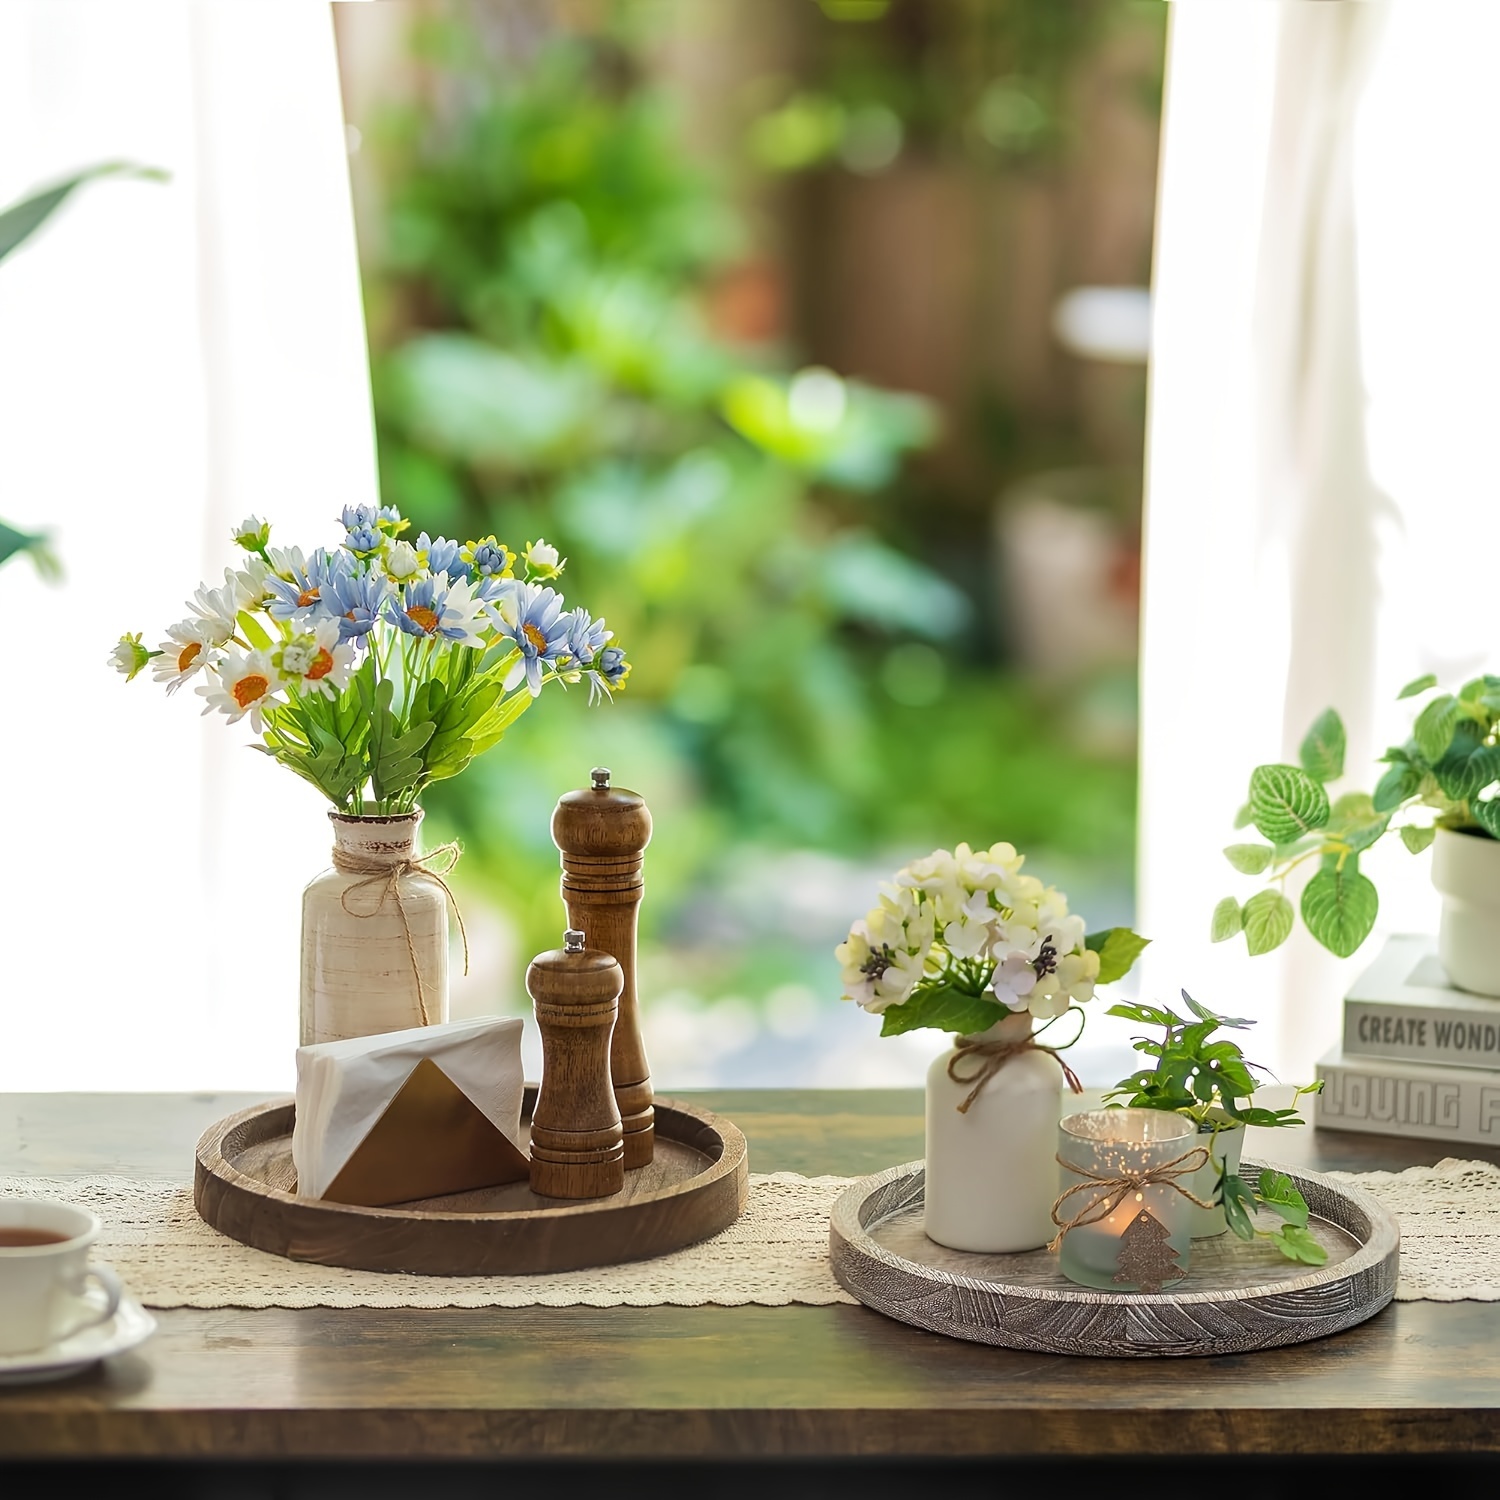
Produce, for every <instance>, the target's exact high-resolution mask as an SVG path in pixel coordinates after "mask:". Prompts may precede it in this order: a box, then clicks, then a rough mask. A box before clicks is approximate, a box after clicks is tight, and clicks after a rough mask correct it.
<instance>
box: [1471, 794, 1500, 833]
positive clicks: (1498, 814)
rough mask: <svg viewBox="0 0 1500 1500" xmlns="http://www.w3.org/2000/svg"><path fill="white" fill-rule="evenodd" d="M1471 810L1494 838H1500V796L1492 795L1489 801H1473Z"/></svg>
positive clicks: (1477, 820)
mask: <svg viewBox="0 0 1500 1500" xmlns="http://www.w3.org/2000/svg"><path fill="white" fill-rule="evenodd" d="M1469 811H1470V812H1471V813H1472V814H1473V815H1474V821H1475V822H1476V823H1478V824H1479V826H1480V827H1481V828H1482V829H1484V831H1485V832H1486V833H1487V834H1489V836H1490V837H1491V838H1492V839H1500V797H1491V798H1490V800H1489V801H1488V802H1471V803H1470V804H1469Z"/></svg>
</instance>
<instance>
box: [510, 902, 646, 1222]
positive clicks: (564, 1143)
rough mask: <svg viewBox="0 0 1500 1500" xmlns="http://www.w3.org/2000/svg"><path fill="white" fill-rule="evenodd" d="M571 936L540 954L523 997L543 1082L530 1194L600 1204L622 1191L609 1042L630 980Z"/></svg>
mask: <svg viewBox="0 0 1500 1500" xmlns="http://www.w3.org/2000/svg"><path fill="white" fill-rule="evenodd" d="M583 943H584V937H583V933H581V932H578V931H575V930H574V929H573V928H569V929H568V931H567V932H565V933H564V934H563V946H562V947H561V948H553V949H550V950H549V951H548V952H546V953H539V954H537V956H536V957H535V958H534V959H532V961H531V965H530V967H529V968H528V969H527V970H526V993H527V994H528V995H530V996H531V999H532V1003H533V1006H534V1008H535V1010H536V1024H537V1027H538V1028H539V1029H540V1031H541V1033H542V1082H541V1087H540V1088H539V1089H538V1091H537V1096H536V1108H535V1110H533V1111H532V1116H531V1191H532V1192H534V1193H540V1194H541V1196H542V1197H544V1198H603V1197H606V1196H607V1195H608V1194H610V1193H618V1192H619V1191H620V1189H621V1188H623V1187H624V1186H625V1148H624V1145H623V1144H622V1142H621V1130H620V1111H619V1110H618V1109H617V1108H616V1107H615V1094H614V1089H613V1088H612V1087H611V1085H610V1076H609V1039H610V1032H611V1030H612V1029H613V1027H614V1024H615V1016H616V1015H617V1014H618V1012H619V1002H620V989H621V987H622V986H623V984H624V982H625V976H624V974H622V973H621V971H620V966H619V964H617V963H616V962H615V961H614V959H613V958H611V957H610V956H609V954H607V953H601V952H599V951H598V950H597V949H587V948H585V947H584V946H583Z"/></svg>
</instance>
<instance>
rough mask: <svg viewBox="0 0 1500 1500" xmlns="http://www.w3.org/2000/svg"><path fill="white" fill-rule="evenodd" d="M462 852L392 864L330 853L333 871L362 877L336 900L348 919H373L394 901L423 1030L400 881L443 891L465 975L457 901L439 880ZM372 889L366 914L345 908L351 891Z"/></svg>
mask: <svg viewBox="0 0 1500 1500" xmlns="http://www.w3.org/2000/svg"><path fill="white" fill-rule="evenodd" d="M462 852H463V851H462V850H461V849H460V848H459V846H458V845H457V844H440V845H439V846H438V847H437V848H436V849H433V850H431V851H429V852H428V853H426V854H419V855H414V856H413V857H412V858H410V859H398V860H396V861H394V863H393V862H391V861H389V860H383V859H366V858H365V857H364V856H363V855H359V854H350V853H349V852H348V851H347V850H345V849H339V848H335V849H334V851H333V867H334V869H335V870H337V871H339V873H340V874H343V875H363V876H364V877H365V879H363V880H356V881H355V882H354V884H353V885H351V886H346V887H345V889H344V893H343V895H342V896H340V897H339V905H340V906H342V907H343V908H344V910H345V911H346V912H348V913H349V915H350V916H351V917H359V918H361V919H363V918H366V917H373V916H375V915H376V914H377V913H378V912H379V911H380V909H381V907H383V906H384V905H385V903H386V898H387V897H388V896H391V897H394V898H395V901H396V910H397V911H398V912H400V913H401V933H402V936H403V937H405V939H406V953H407V957H408V958H410V959H411V972H412V976H413V978H415V979H416V981H417V1008H418V1010H419V1011H420V1012H421V1015H422V1024H423V1025H424V1026H429V1025H431V1024H432V1022H431V1018H430V1016H429V1015H428V1011H427V991H426V989H425V987H424V986H423V984H422V966H421V965H420V964H419V963H418V962H417V948H416V944H415V943H413V942H412V937H411V919H410V918H409V917H408V916H407V914H406V903H405V902H404V901H403V900H402V899H401V877H402V876H403V875H425V876H426V877H427V879H428V880H435V881H436V882H437V883H438V884H439V885H440V886H441V887H442V888H443V894H444V895H445V896H446V897H447V898H448V904H449V905H450V906H451V907H452V908H453V915H454V916H455V917H457V918H458V933H459V936H460V937H461V938H462V939H463V944H464V973H465V974H467V973H468V972H469V934H468V933H467V932H466V931H465V930H464V914H463V912H461V911H460V910H459V909H458V898H457V897H456V896H455V895H454V894H453V891H452V889H451V888H450V887H449V885H448V882H447V881H446V880H445V879H444V878H443V877H444V876H445V875H451V874H452V873H453V867H454V865H456V864H457V863H458V857H459V855H460V854H461V853H462ZM439 859H446V860H447V863H446V864H444V865H441V866H440V867H439V868H437V869H434V868H433V866H432V861H433V860H439ZM372 886H375V887H378V888H379V890H380V898H379V900H377V901H376V903H375V905H374V906H372V907H371V908H370V910H369V911H355V910H354V908H353V907H352V906H350V905H349V898H350V896H352V895H353V894H354V893H355V891H364V890H369V889H370V888H371V887H372Z"/></svg>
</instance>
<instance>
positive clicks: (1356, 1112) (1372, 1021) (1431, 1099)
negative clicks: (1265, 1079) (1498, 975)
mask: <svg viewBox="0 0 1500 1500" xmlns="http://www.w3.org/2000/svg"><path fill="white" fill-rule="evenodd" d="M1318 1077H1319V1078H1321V1079H1322V1080H1323V1092H1322V1093H1321V1094H1320V1095H1318V1097H1317V1101H1316V1106H1315V1108H1316V1116H1315V1118H1316V1121H1317V1123H1318V1124H1319V1125H1320V1126H1323V1127H1326V1128H1327V1129H1329V1130H1365V1131H1369V1132H1371V1133H1373V1134H1375V1135H1406V1136H1422V1137H1425V1138H1426V1139H1429V1140H1434V1141H1466V1142H1471V1143H1475V1144H1480V1145H1485V1144H1493V1143H1500V1000H1488V999H1486V998H1485V997H1484V996H1483V995H1471V994H1469V993H1468V992H1467V991H1465V990H1459V989H1455V988H1454V987H1453V986H1452V985H1451V984H1450V983H1449V982H1448V976H1447V975H1446V974H1445V973H1444V972H1443V969H1442V966H1441V965H1440V964H1439V963H1438V959H1437V945H1436V943H1435V942H1434V940H1433V939H1432V938H1428V937H1393V938H1390V939H1388V940H1387V942H1386V945H1385V948H1384V950H1383V951H1382V952H1381V954H1380V957H1379V958H1378V959H1376V960H1375V962H1374V963H1373V964H1372V965H1371V966H1370V967H1369V968H1368V969H1367V970H1366V971H1365V972H1364V973H1363V974H1362V975H1360V977H1359V979H1358V980H1356V981H1355V983H1354V985H1353V986H1352V987H1351V989H1350V990H1349V993H1348V995H1347V996H1345V998H1344V1040H1343V1045H1342V1046H1341V1047H1337V1048H1335V1049H1334V1050H1333V1051H1332V1052H1330V1053H1329V1054H1328V1055H1327V1056H1326V1057H1324V1058H1323V1059H1322V1061H1320V1062H1319V1064H1318Z"/></svg>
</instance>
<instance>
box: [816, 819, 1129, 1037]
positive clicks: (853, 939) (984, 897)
mask: <svg viewBox="0 0 1500 1500" xmlns="http://www.w3.org/2000/svg"><path fill="white" fill-rule="evenodd" d="M1024 861H1025V856H1024V855H1021V854H1018V853H1017V852H1016V850H1015V847H1014V845H1011V844H1006V843H998V844H994V845H992V846H991V847H990V848H988V849H980V850H977V851H976V850H972V849H970V847H969V846H968V845H967V844H960V845H959V846H958V847H957V848H956V849H954V850H952V851H951V852H950V851H949V850H947V849H937V850H935V851H934V852H933V853H931V854H929V855H928V856H927V857H926V858H924V859H918V860H915V861H913V862H912V863H911V864H909V865H906V866H904V867H903V868H902V869H900V870H897V871H896V874H895V876H894V877H893V879H892V880H891V881H890V883H889V884H886V885H883V886H882V887H881V888H880V900H879V903H878V904H877V905H876V906H874V907H873V908H872V909H871V910H870V911H869V912H868V913H867V914H866V916H865V917H863V918H862V919H861V920H860V921H857V922H855V923H854V925H853V927H851V928H850V931H849V936H848V938H847V939H846V940H845V941H844V942H843V943H841V944H840V945H839V946H838V948H837V950H836V957H837V958H838V961H839V964H840V966H841V968H842V970H843V980H844V998H845V999H848V1000H853V1001H855V1002H856V1003H857V1004H858V1005H860V1006H862V1007H863V1008H864V1009H865V1010H868V1011H873V1012H875V1013H876V1014H878V1015H879V1016H880V1017H881V1033H880V1034H881V1035H882V1036H895V1035H898V1034H899V1033H901V1032H905V1031H914V1030H916V1029H917V1028H918V1027H923V1026H935V1027H939V1028H941V1029H942V1030H944V1031H951V1032H957V1033H959V1034H961V1035H974V1034H976V1033H979V1032H982V1031H985V1030H987V1029H988V1028H989V1027H991V1026H993V1025H994V1024H995V1023H996V1022H997V1021H1000V1020H1003V1019H1004V1018H1005V1017H1006V1016H1008V1015H1016V1014H1020V1013H1022V1012H1029V1013H1030V1014H1031V1015H1032V1016H1035V1017H1036V1018H1038V1019H1039V1020H1042V1021H1051V1020H1054V1019H1056V1018H1057V1017H1059V1016H1061V1015H1063V1014H1064V1013H1065V1012H1066V1011H1068V1010H1070V1009H1072V1008H1074V1007H1076V1006H1078V1005H1082V1004H1083V1003H1084V1002H1085V1001H1087V1000H1089V999H1091V998H1092V997H1093V993H1094V986H1095V985H1096V984H1108V983H1109V982H1110V981H1112V980H1116V979H1120V978H1122V977H1123V976H1124V975H1125V974H1127V973H1128V972H1129V971H1130V968H1131V966H1132V965H1133V964H1134V962H1135V960H1136V958H1137V957H1138V956H1139V955H1140V953H1141V952H1142V950H1143V949H1144V948H1145V947H1146V942H1147V940H1146V939H1145V938H1141V937H1137V936H1136V934H1135V933H1133V932H1132V931H1130V929H1129V928H1127V927H1112V928H1109V929H1108V930H1107V931H1104V932H1098V933H1093V934H1089V933H1088V932H1086V930H1085V924H1084V921H1083V918H1082V917H1079V916H1076V915H1074V914H1073V913H1071V912H1070V911H1069V910H1068V900H1067V897H1066V896H1064V895H1063V893H1062V892H1061V891H1059V890H1057V889H1056V888H1055V887H1053V886H1049V885H1044V884H1043V883H1042V882H1041V881H1040V880H1038V879H1037V878H1036V877H1035V876H1034V875H1026V874H1023V873H1022V870H1021V866H1022V864H1023V863H1024Z"/></svg>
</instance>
